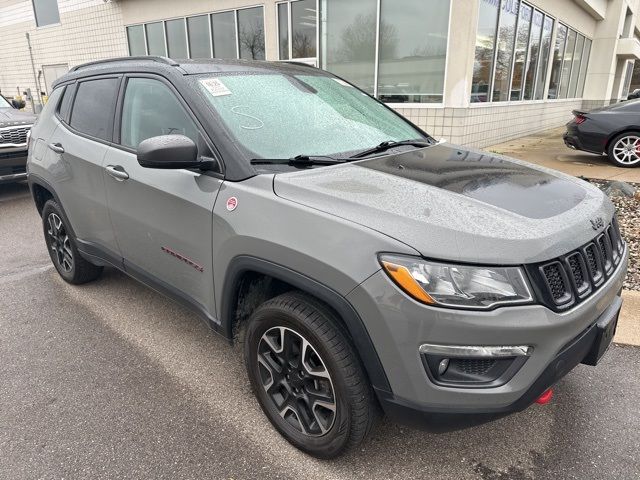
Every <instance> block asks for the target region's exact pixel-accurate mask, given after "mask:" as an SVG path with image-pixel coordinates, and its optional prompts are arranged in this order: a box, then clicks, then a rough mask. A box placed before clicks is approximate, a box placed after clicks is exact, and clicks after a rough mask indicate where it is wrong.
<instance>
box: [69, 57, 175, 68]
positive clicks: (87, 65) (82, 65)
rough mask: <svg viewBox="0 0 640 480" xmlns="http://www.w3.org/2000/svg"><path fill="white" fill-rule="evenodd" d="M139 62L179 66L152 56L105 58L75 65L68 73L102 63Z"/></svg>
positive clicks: (168, 59) (171, 61) (165, 58)
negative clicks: (145, 61) (146, 61)
mask: <svg viewBox="0 0 640 480" xmlns="http://www.w3.org/2000/svg"><path fill="white" fill-rule="evenodd" d="M141 60H150V61H152V62H158V63H164V64H165V65H171V66H172V67H177V66H178V65H180V64H179V63H178V62H176V61H174V60H171V59H170V58H167V57H158V56H152V55H139V56H135V57H117V58H107V59H105V60H96V61H93V62H87V63H83V64H81V65H76V66H75V67H72V68H71V70H69V72H76V71H78V70H80V69H81V68H85V67H91V66H93V65H100V64H103V63H111V62H128V61H137V62H139V61H141Z"/></svg>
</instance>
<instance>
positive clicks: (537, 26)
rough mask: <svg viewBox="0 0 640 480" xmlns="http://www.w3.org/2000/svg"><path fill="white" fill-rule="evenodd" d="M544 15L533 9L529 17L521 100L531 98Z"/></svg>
mask: <svg viewBox="0 0 640 480" xmlns="http://www.w3.org/2000/svg"><path fill="white" fill-rule="evenodd" d="M543 20H544V15H543V14H542V12H539V11H538V10H535V11H534V12H533V18H532V19H531V37H530V40H529V53H528V55H527V57H528V60H527V66H526V68H525V74H524V96H523V97H522V99H523V100H531V99H532V98H533V89H534V88H535V76H536V68H537V67H538V58H539V56H540V35H541V33H542V23H543Z"/></svg>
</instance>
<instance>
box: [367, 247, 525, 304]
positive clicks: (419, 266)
mask: <svg viewBox="0 0 640 480" xmlns="http://www.w3.org/2000/svg"><path fill="white" fill-rule="evenodd" d="M380 263H381V264H382V267H383V269H384V270H385V271H386V272H387V274H388V275H389V276H390V277H391V279H392V280H393V281H394V282H395V283H396V284H397V285H398V286H399V287H400V288H401V289H402V290H404V291H405V292H406V293H407V294H408V295H409V296H411V297H412V298H414V299H415V300H418V301H420V302H423V303H426V304H429V305H435V306H438V305H440V306H445V307H455V308H468V309H482V310H485V309H489V308H492V307H495V306H498V305H513V304H523V303H530V302H531V301H532V300H533V297H532V295H531V291H530V289H529V286H528V284H527V281H526V279H525V277H524V274H523V273H522V269H520V268H519V267H491V266H487V267H484V266H469V265H454V264H445V263H436V262H431V261H426V260H422V259H420V258H412V257H405V256H398V255H381V256H380Z"/></svg>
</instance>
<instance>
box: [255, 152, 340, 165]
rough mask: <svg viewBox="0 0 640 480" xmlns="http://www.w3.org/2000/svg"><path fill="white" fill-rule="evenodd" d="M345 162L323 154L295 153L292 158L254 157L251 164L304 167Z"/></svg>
mask: <svg viewBox="0 0 640 480" xmlns="http://www.w3.org/2000/svg"><path fill="white" fill-rule="evenodd" d="M337 163H345V160H343V159H340V158H333V157H329V156H325V155H296V156H295V157H292V158H254V159H252V160H251V165H291V166H294V167H306V166H311V165H335V164H337Z"/></svg>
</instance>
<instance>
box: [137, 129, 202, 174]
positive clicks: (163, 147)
mask: <svg viewBox="0 0 640 480" xmlns="http://www.w3.org/2000/svg"><path fill="white" fill-rule="evenodd" d="M138 163H139V164H140V165H142V166H143V167H146V168H167V169H170V168H173V169H175V168H197V167H201V166H202V163H203V162H199V161H198V147H196V144H195V143H194V142H193V140H191V139H190V138H188V137H185V136H184V135H160V136H158V137H151V138H147V139H146V140H143V141H142V142H140V145H138Z"/></svg>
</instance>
